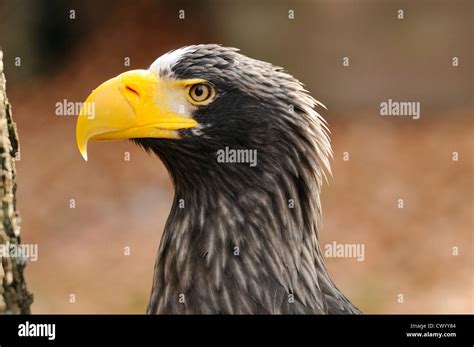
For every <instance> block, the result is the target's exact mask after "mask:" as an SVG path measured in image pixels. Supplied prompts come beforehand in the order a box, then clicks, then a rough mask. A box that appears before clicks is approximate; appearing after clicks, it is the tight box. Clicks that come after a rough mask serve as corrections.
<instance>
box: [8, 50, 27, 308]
mask: <svg viewBox="0 0 474 347" xmlns="http://www.w3.org/2000/svg"><path fill="white" fill-rule="evenodd" d="M17 153H18V135H17V131H16V124H15V123H14V122H13V120H12V113H11V106H10V104H9V103H8V99H7V94H6V89H5V75H4V74H3V52H2V51H1V50H0V163H1V166H2V168H1V179H0V199H1V203H2V208H1V209H0V219H1V220H2V223H0V313H14V314H18V313H23V314H25V313H30V305H31V303H32V301H33V296H32V294H30V293H28V291H27V289H26V283H25V278H24V276H23V270H24V268H25V265H26V259H25V258H24V257H21V256H19V253H18V249H20V248H18V245H20V225H19V224H20V218H19V216H18V211H17V210H16V169H15V158H16V156H17ZM12 250H15V252H13V251H12Z"/></svg>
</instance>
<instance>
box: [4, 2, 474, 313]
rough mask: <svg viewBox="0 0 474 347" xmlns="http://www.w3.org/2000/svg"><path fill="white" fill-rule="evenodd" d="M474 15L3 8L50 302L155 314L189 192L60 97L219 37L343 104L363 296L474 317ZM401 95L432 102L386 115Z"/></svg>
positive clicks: (331, 220)
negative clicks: (160, 271) (174, 216)
mask: <svg viewBox="0 0 474 347" xmlns="http://www.w3.org/2000/svg"><path fill="white" fill-rule="evenodd" d="M70 9H75V11H76V19H75V20H70V19H69V17H68V16H69V10H70ZM180 9H184V10H185V11H186V12H185V13H186V19H185V20H179V19H178V11H179V10H180ZM289 9H293V10H294V11H295V19H294V20H291V21H290V20H289V19H288V10H289ZM398 9H404V11H405V12H404V14H405V19H403V20H399V19H397V10H398ZM472 13H473V11H472V2H469V1H429V2H428V1H417V2H413V1H357V2H356V1H296V2H295V1H291V2H290V1H277V2H274V1H262V2H258V3H254V2H251V1H234V2H231V1H200V2H199V3H197V2H190V1H189V2H188V1H178V2H165V1H157V2H148V1H136V2H131V1H115V2H103V3H102V4H101V5H99V4H96V2H94V1H90V2H82V1H70V2H69V3H68V2H59V1H25V2H17V1H12V0H8V1H4V2H2V3H1V4H0V45H1V46H2V48H3V50H4V61H5V69H6V75H7V80H8V85H7V92H8V96H9V98H10V101H11V103H12V105H13V111H14V118H15V121H16V122H17V124H18V129H19V135H20V140H21V160H20V161H19V162H18V163H17V170H18V207H19V209H20V212H21V216H22V240H23V242H24V243H37V244H38V245H39V261H37V262H33V263H30V264H29V265H28V267H27V271H26V276H27V281H28V286H29V289H30V290H31V291H32V292H33V293H34V295H35V302H34V304H33V306H32V310H33V312H35V313H141V312H144V310H145V307H146V304H147V301H148V295H149V291H150V288H151V280H152V269H153V264H154V260H155V254H156V250H157V248H158V244H159V241H160V236H161V231H162V229H163V226H164V222H165V220H166V217H167V215H168V211H169V208H170V204H171V200H172V195H173V191H172V187H171V184H170V181H169V179H168V176H167V173H166V171H165V169H164V167H163V165H162V164H161V163H160V162H159V160H157V159H155V158H153V157H150V156H148V155H147V154H145V153H144V152H142V151H141V150H140V149H138V148H137V147H135V146H134V145H133V144H132V143H127V142H121V143H120V142H114V143H100V144H92V145H91V146H90V150H89V158H90V159H89V162H87V163H86V162H84V161H83V160H82V158H81V156H80V155H79V152H78V151H77V149H76V146H75V133H74V131H75V117H71V116H62V117H60V116H56V115H55V104H56V102H58V101H62V100H63V99H67V100H69V101H83V100H84V99H85V97H86V96H87V95H88V93H89V92H90V91H91V90H92V89H93V88H94V87H95V86H96V85H98V84H99V83H101V82H102V81H104V80H106V79H108V78H110V77H112V76H114V75H116V74H118V73H120V72H123V71H125V70H128V69H134V68H146V67H147V66H148V65H149V64H151V63H152V62H153V60H154V59H155V58H157V57H158V56H159V55H161V54H163V53H165V52H166V51H168V50H170V49H174V48H178V47H180V46H183V45H186V44H194V43H207V42H212V43H221V44H224V45H226V46H235V47H239V48H240V49H241V50H242V53H244V54H246V55H249V56H251V57H254V58H259V59H262V60H267V61H270V62H273V63H275V64H277V65H281V66H284V67H285V68H286V69H287V70H288V71H290V72H291V73H292V74H294V75H295V76H296V77H297V78H298V79H300V80H301V81H303V82H304V83H305V84H306V86H307V88H308V89H309V90H310V91H311V93H312V94H313V95H314V96H315V97H316V98H317V99H318V100H320V101H321V102H323V103H324V104H325V105H326V106H327V107H328V111H324V112H323V114H324V116H325V117H326V119H327V120H328V122H329V126H330V129H331V131H332V143H333V148H334V154H335V158H334V161H333V173H334V177H333V178H331V179H330V180H329V184H328V185H326V186H325V187H324V189H323V211H324V230H323V231H322V234H321V236H322V244H323V245H325V244H326V243H330V242H332V241H334V240H335V241H337V242H339V243H363V244H365V261H363V262H357V261H356V260H355V259H350V258H343V259H328V266H329V269H330V272H331V273H332V275H333V277H334V279H335V281H336V283H337V284H338V286H339V287H340V288H341V289H342V290H343V291H344V292H345V293H346V294H347V295H348V297H349V298H350V299H351V300H352V301H353V302H355V303H356V304H357V305H358V306H359V307H360V308H361V309H362V310H363V311H365V312H369V313H382V312H384V313H385V312H387V313H402V312H403V313H418V312H423V313H434V312H436V313H441V312H442V313H453V312H462V313H466V312H471V313H472V312H474V307H473V256H472V250H473V199H472V197H473V186H472V182H473V181H472V180H473V165H472V164H473V162H472V159H473V153H472V149H473V136H472V135H473V133H472V129H473V121H472V116H473V105H472V95H473V94H472V92H473V90H472V86H473V83H472V82H473V81H472V76H473V70H472V62H473V56H472V19H473V18H472ZM18 56H19V57H21V59H22V65H21V66H20V67H16V66H15V65H14V59H15V57H18ZM345 56H347V57H349V58H350V67H343V66H342V57H345ZM453 56H457V57H459V60H460V66H459V67H456V68H455V67H453V66H452V65H451V61H452V57H453ZM124 57H130V59H131V63H132V64H131V67H125V66H124V65H123V61H124ZM389 98H391V99H393V100H401V101H419V102H421V112H422V114H421V119H420V120H411V119H407V118H397V117H395V118H383V117H381V116H380V115H379V104H380V102H381V101H385V100H387V99H389ZM127 151H128V152H130V153H131V161H129V162H126V161H124V160H123V156H124V152H127ZM345 151H347V152H349V153H350V160H349V161H343V160H342V155H343V152H345ZM454 151H456V152H459V158H460V160H459V161H457V162H453V161H452V160H451V157H452V152H454ZM399 198H402V199H404V201H405V208H404V209H398V208H397V200H398V199H399ZM70 199H75V201H76V208H75V209H71V208H69V202H70ZM127 246H129V247H131V256H128V257H127V256H124V247H127ZM454 246H456V247H459V255H458V256H453V255H452V247H454ZM71 293H73V294H75V295H76V303H74V304H72V303H70V302H69V295H70V294H71ZM400 293H402V294H404V299H405V300H404V303H398V302H397V295H398V294H400Z"/></svg>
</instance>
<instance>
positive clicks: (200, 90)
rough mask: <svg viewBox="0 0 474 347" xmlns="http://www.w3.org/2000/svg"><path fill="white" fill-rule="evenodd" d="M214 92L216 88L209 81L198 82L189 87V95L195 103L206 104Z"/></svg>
mask: <svg viewBox="0 0 474 347" xmlns="http://www.w3.org/2000/svg"><path fill="white" fill-rule="evenodd" d="M214 94H215V91H214V88H213V87H212V86H210V85H209V84H207V83H196V84H193V85H192V86H190V87H189V88H188V96H189V99H190V101H191V102H192V103H193V104H198V105H202V104H206V103H207V102H209V101H210V99H211V98H212V97H213V96H214Z"/></svg>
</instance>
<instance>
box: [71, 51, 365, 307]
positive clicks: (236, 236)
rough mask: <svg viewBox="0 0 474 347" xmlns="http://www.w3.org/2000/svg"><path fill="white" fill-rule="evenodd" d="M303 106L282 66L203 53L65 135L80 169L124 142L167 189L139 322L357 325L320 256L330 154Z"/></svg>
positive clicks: (123, 90) (97, 107) (99, 103)
mask: <svg viewBox="0 0 474 347" xmlns="http://www.w3.org/2000/svg"><path fill="white" fill-rule="evenodd" d="M87 104H89V106H90V105H92V106H93V107H89V106H87V107H86V105H87ZM316 107H324V105H322V104H321V103H319V102H318V101H316V100H315V99H314V98H313V97H312V96H310V94H309V92H308V91H307V90H305V89H304V87H303V85H302V83H300V82H299V81H298V80H297V79H296V78H294V77H293V76H292V75H290V74H289V73H287V72H285V70H284V69H283V68H281V67H277V66H275V65H272V64H270V63H267V62H264V61H260V60H256V59H252V58H249V57H247V56H245V55H243V54H241V53H239V50H238V49H236V48H228V47H223V46H221V45H216V44H200V45H192V46H186V47H183V48H179V49H176V50H174V51H171V52H168V53H166V54H164V55H162V56H161V57H159V58H158V59H156V60H155V61H154V62H153V63H152V64H151V66H150V67H149V68H148V69H147V70H132V71H127V72H124V73H122V74H120V75H118V76H117V77H114V78H112V79H110V80H108V81H106V82H104V83H102V84H101V85H100V86H98V87H97V88H96V89H95V90H93V92H92V93H91V94H90V95H89V97H88V98H87V99H86V101H85V103H84V105H83V107H82V110H81V112H80V114H79V116H78V120H77V127H76V140H77V146H78V148H79V151H80V153H81V154H82V156H83V157H84V159H85V160H87V144H88V142H89V141H108V140H124V139H131V140H132V141H133V142H135V143H136V144H138V145H139V146H141V147H142V148H143V149H145V150H146V151H148V152H150V153H154V154H156V156H157V157H158V158H159V159H161V161H162V162H163V164H164V165H165V166H166V168H167V170H168V172H169V175H170V178H171V180H172V182H173V186H174V190H175V195H174V200H173V204H172V207H171V211H170V214H169V216H168V219H167V222H166V225H165V229H164V232H163V236H162V238H161V242H160V246H159V249H158V254H157V260H156V263H155V267H154V275H153V285H152V290H151V295H150V300H149V304H148V308H147V313H149V314H359V313H361V311H360V310H359V309H358V308H357V307H356V306H354V305H353V304H352V303H351V302H350V301H349V300H348V299H347V298H346V297H345V296H344V295H343V294H342V293H341V291H340V290H339V289H338V288H337V287H336V285H335V284H334V282H333V281H332V279H331V277H330V275H329V273H328V270H327V268H326V265H325V261H324V257H323V254H322V252H321V245H320V242H319V232H320V230H321V218H322V213H321V201H320V191H321V185H322V184H323V181H324V180H326V176H327V175H328V174H331V169H330V159H331V158H332V149H331V145H330V139H329V136H328V133H329V130H328V128H327V124H326V122H325V120H324V119H323V118H322V116H320V115H319V113H317V111H316V110H315V108H316ZM91 110H93V112H91ZM250 159H252V160H250Z"/></svg>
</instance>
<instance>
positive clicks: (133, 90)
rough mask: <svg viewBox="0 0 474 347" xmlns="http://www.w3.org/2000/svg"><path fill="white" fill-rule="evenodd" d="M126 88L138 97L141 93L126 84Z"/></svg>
mask: <svg viewBox="0 0 474 347" xmlns="http://www.w3.org/2000/svg"><path fill="white" fill-rule="evenodd" d="M125 90H126V91H127V92H129V93H132V94H134V95H135V96H136V97H137V98H138V97H140V94H139V93H138V92H137V91H136V90H135V89H133V88H132V87H130V86H125Z"/></svg>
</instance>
